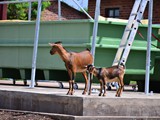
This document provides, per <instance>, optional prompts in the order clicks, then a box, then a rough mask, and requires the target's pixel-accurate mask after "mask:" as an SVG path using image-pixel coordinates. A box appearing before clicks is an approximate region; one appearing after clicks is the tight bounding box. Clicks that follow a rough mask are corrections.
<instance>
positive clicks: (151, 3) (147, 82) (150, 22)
mask: <svg viewBox="0 0 160 120" xmlns="http://www.w3.org/2000/svg"><path fill="white" fill-rule="evenodd" d="M152 12H153V0H150V1H149V12H148V35H147V41H148V42H147V53H146V75H145V94H146V95H148V93H149V79H150V63H151V38H152V14H153V13H152Z"/></svg>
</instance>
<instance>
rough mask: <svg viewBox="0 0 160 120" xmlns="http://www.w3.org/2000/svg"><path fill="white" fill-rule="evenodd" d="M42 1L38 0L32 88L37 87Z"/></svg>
mask: <svg viewBox="0 0 160 120" xmlns="http://www.w3.org/2000/svg"><path fill="white" fill-rule="evenodd" d="M41 8H42V1H41V0H38V8H37V10H38V12H37V19H36V27H35V38H34V48H33V56H32V74H31V84H30V88H34V85H35V74H36V60H37V49H38V39H39V29H40V17H41Z"/></svg>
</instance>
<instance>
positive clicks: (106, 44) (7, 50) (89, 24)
mask: <svg viewBox="0 0 160 120" xmlns="http://www.w3.org/2000/svg"><path fill="white" fill-rule="evenodd" d="M93 24H94V22H93V21H91V20H68V21H49V22H41V25H40V36H39V44H38V54H37V70H41V71H42V72H40V74H42V73H43V74H44V75H42V76H43V77H42V78H44V79H56V80H64V81H67V80H68V75H67V71H66V68H65V66H64V63H63V61H62V60H61V59H60V57H59V56H58V55H54V56H51V55H50V54H49V51H50V46H49V45H48V43H49V42H56V41H62V43H63V45H64V47H65V48H66V49H67V50H69V51H76V52H79V51H82V50H84V49H86V48H90V49H91V43H92V32H93ZM125 26H126V23H119V22H110V21H99V26H98V34H97V39H96V54H95V65H96V66H98V67H109V66H111V65H112V62H113V60H114V57H115V55H116V52H117V49H118V46H119V43H120V41H121V38H122V35H123V32H124V29H125ZM159 29H160V25H153V33H154V35H155V36H157V37H159V33H158V32H159ZM139 31H140V32H141V34H142V35H143V37H144V39H143V38H141V36H140V35H139V34H138V33H137V35H136V37H135V40H134V42H133V46H132V48H131V52H130V54H129V57H128V60H127V62H126V74H125V83H126V84H128V83H129V81H130V80H136V81H144V78H145V64H146V50H147V25H140V27H139ZM0 33H1V34H0V56H1V59H0V67H1V69H2V73H1V74H0V75H1V77H3V69H6V68H8V69H9V68H14V69H18V70H20V73H21V74H20V77H21V78H23V79H26V78H27V79H30V77H28V76H30V75H31V73H30V70H29V71H28V69H31V68H32V54H33V44H34V34H35V22H34V21H32V22H0ZM152 44H154V45H157V46H160V43H158V42H157V40H156V39H155V38H152ZM159 58H160V50H159V49H158V48H155V47H153V46H152V48H151V70H150V74H151V79H152V80H153V81H160V80H159V72H157V71H159V69H158V67H157V66H159V65H160V63H159V62H158V60H159ZM17 74H18V73H17ZM37 75H38V74H37ZM62 76H63V77H62ZM8 77H9V76H8ZM76 81H79V82H83V81H84V79H83V78H82V76H81V75H80V74H78V75H77V77H76Z"/></svg>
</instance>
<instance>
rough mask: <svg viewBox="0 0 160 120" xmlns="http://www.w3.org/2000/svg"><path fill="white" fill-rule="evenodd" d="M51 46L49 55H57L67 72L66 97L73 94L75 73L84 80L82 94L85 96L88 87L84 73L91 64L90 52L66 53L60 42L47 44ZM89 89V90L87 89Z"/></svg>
mask: <svg viewBox="0 0 160 120" xmlns="http://www.w3.org/2000/svg"><path fill="white" fill-rule="evenodd" d="M49 44H50V46H52V49H51V50H50V54H51V55H54V54H59V56H60V57H61V59H62V60H63V61H64V63H65V66H66V69H67V71H68V74H69V77H70V80H69V90H68V93H67V95H73V93H74V87H73V86H74V80H75V76H76V73H77V72H81V73H82V75H83V77H84V78H85V88H84V91H83V93H82V94H86V92H87V87H88V78H87V73H86V70H87V68H86V66H87V65H89V64H92V62H93V57H92V55H91V53H90V51H89V50H88V49H87V50H85V51H82V52H78V53H77V52H68V51H67V50H66V49H65V48H64V47H63V46H62V44H61V42H55V43H49ZM89 89H91V88H89Z"/></svg>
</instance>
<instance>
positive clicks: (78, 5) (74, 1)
mask: <svg viewBox="0 0 160 120" xmlns="http://www.w3.org/2000/svg"><path fill="white" fill-rule="evenodd" d="M73 1H74V3H76V4H77V6H78V7H79V8H80V9H81V10H82V11H83V12H84V13H85V14H86V15H87V16H88V17H89V18H90V19H91V20H93V18H92V17H91V16H90V15H89V14H88V13H87V12H86V11H85V10H84V8H82V7H81V6H80V5H79V3H78V2H77V1H75V0H73Z"/></svg>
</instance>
